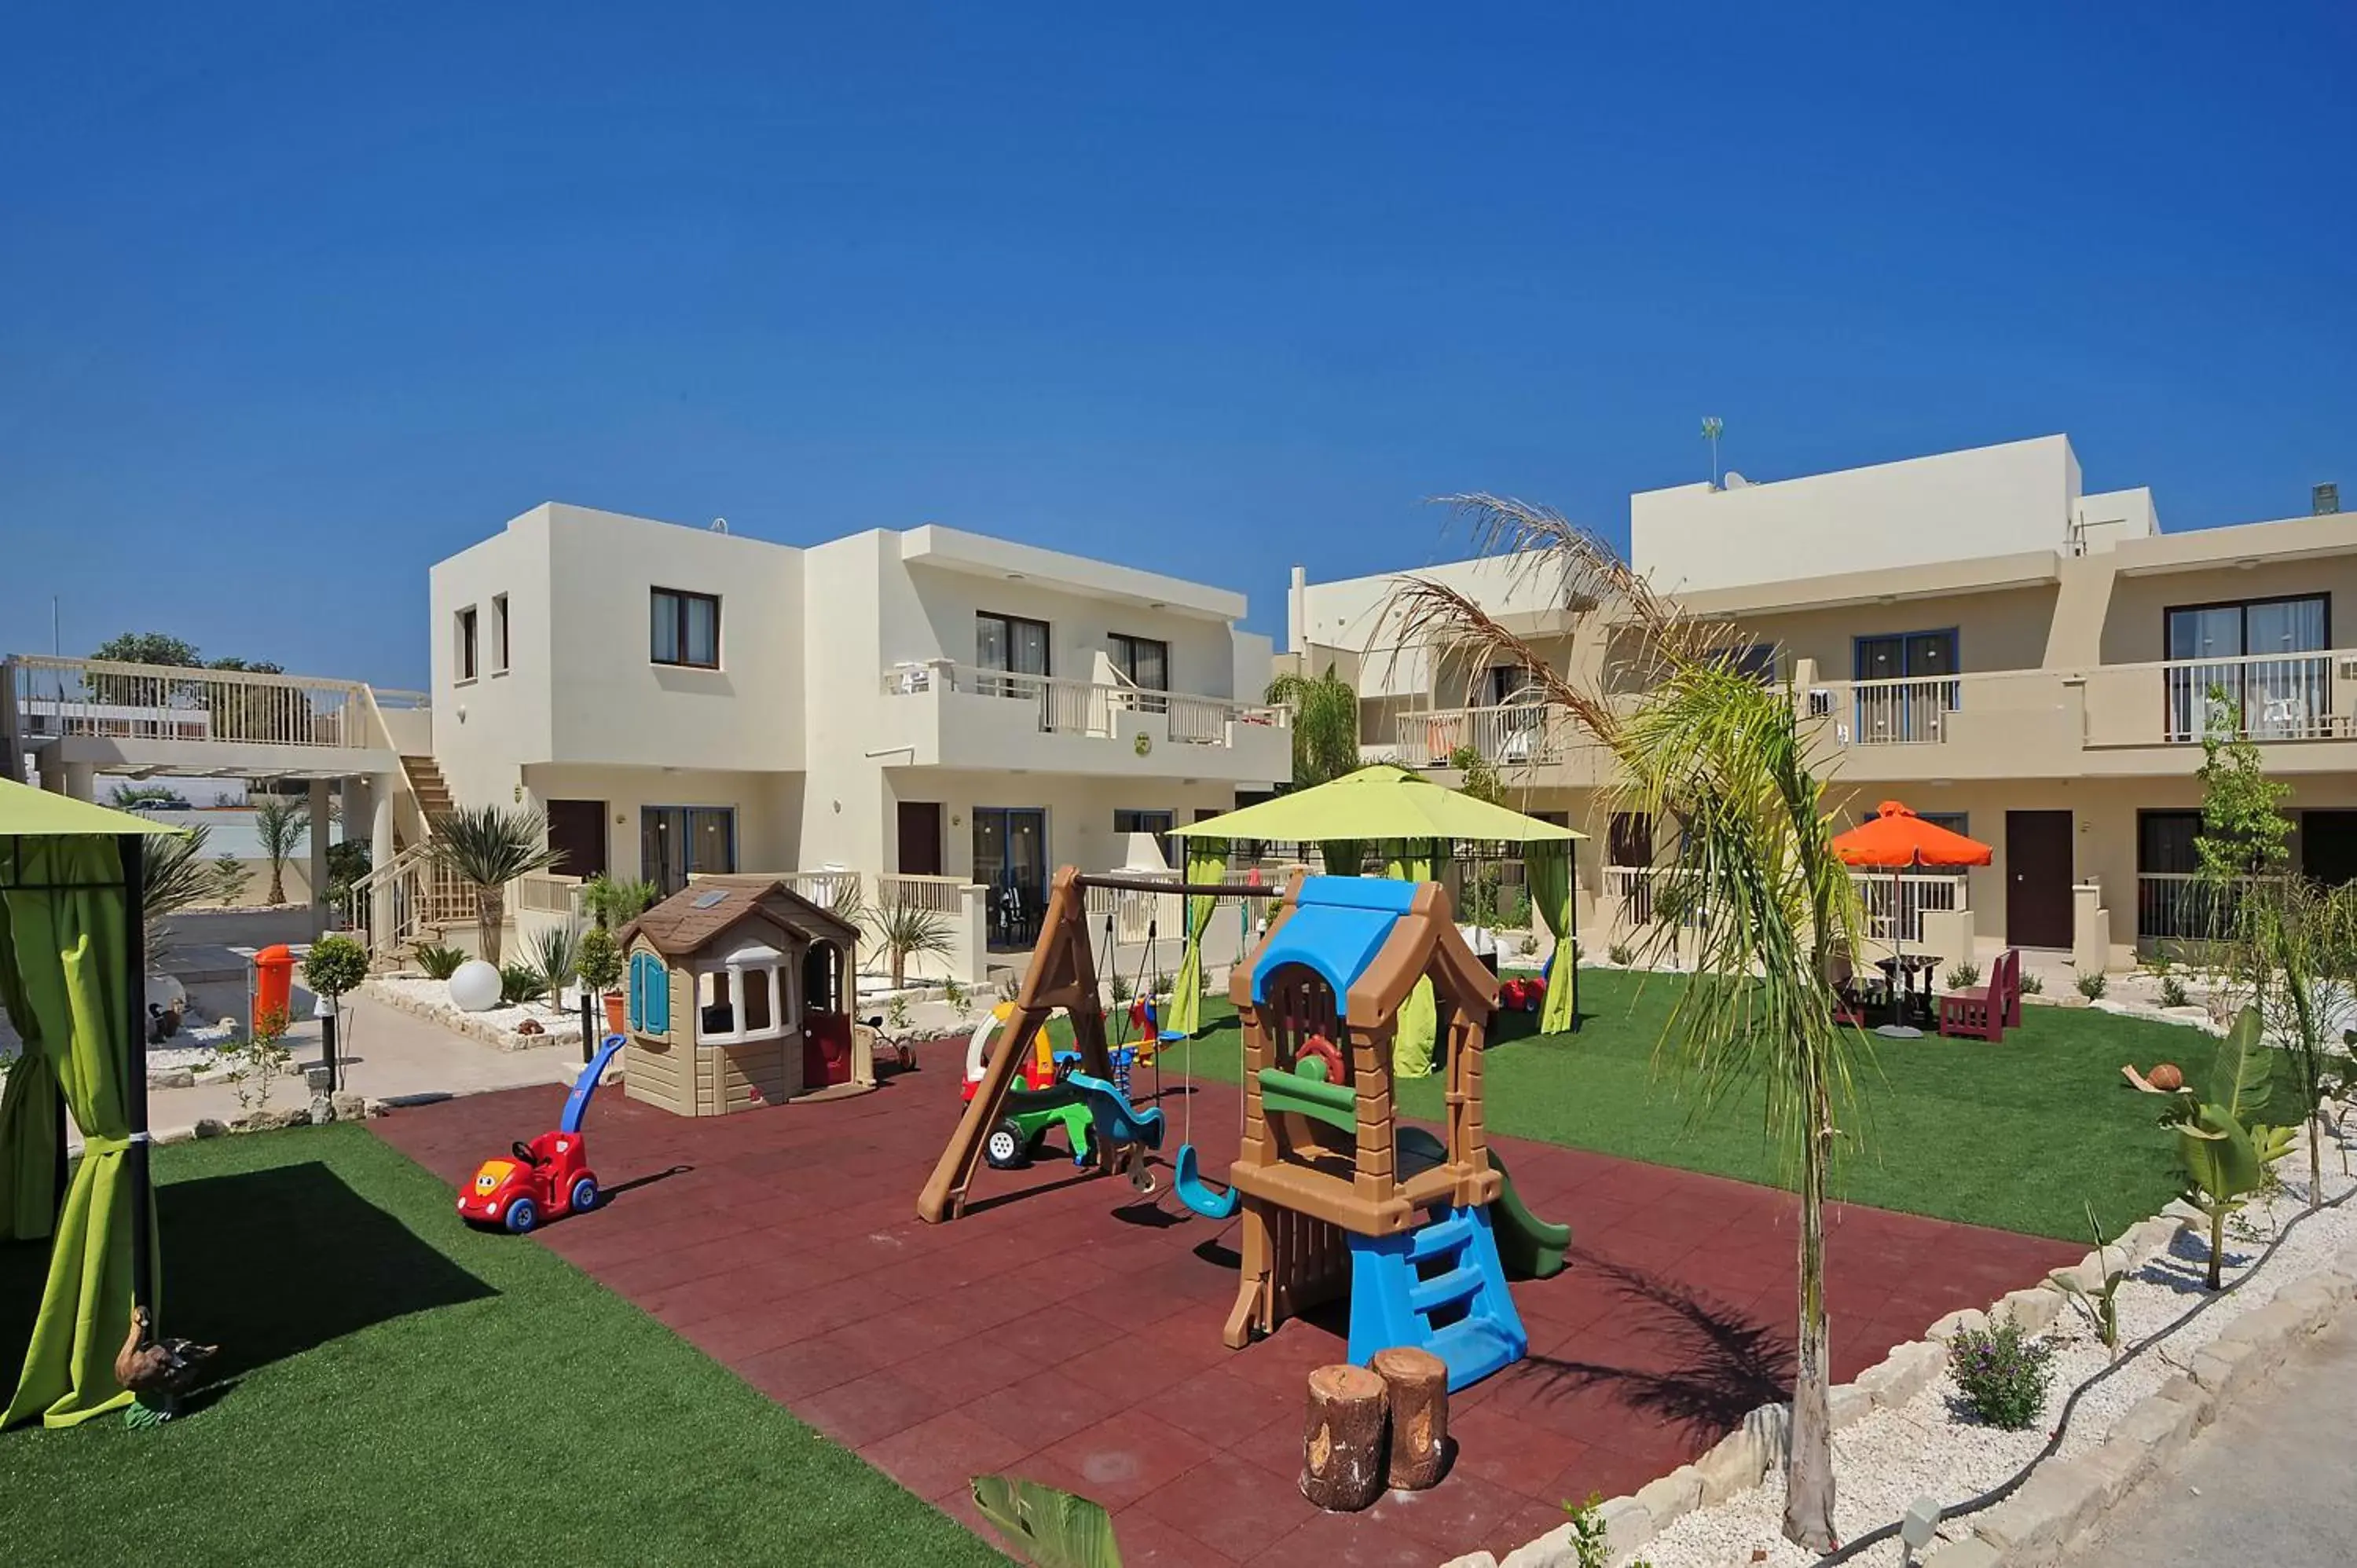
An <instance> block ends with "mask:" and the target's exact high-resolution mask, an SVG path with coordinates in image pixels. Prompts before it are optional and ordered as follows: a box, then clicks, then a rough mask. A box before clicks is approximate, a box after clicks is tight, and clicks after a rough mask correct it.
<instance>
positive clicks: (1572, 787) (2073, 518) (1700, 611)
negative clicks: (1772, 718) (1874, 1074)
mask: <svg viewBox="0 0 2357 1568" xmlns="http://www.w3.org/2000/svg"><path fill="white" fill-rule="evenodd" d="M2329 497H2330V491H2329V490H2326V489H2321V488H2320V489H2319V491H2318V492H2317V494H2316V497H2315V499H2314V504H2315V505H2316V506H2317V507H2318V509H2319V512H2321V513H2322V514H2321V515H2310V516H2306V517H2297V518H2292V519H2289V520H2287V521H2276V522H2258V523H2251V524H2247V525H2243V526H2237V527H2228V528H2212V529H2203V530H2200V531H2198V532H2180V533H2163V532H2160V529H2159V523H2158V517H2157V515H2156V512H2155V510H2154V505H2153V499H2152V496H2151V494H2150V492H2149V491H2147V490H2144V489H2130V490H2118V491H2110V492H2103V493H2088V492H2086V491H2084V490H2083V489H2082V488H2081V484H2080V472H2079V464H2078V459H2077V457H2076V456H2075V455H2074V454H2073V453H2072V449H2071V445H2070V442H2069V441H2068V439H2067V438H2065V437H2063V436H2060V435H2056V436H2047V437H2042V438H2040V439H2036V440H2030V441H2021V442H2015V443H2010V444H2007V445H2004V446H1992V447H1985V448H1980V449H1977V450H1973V451H1965V452H1953V453H1945V454H1942V455H1939V456H1929V457H1922V458H1916V459H1912V460H1909V461H1905V462H1897V463H1889V464H1883V465H1878V466H1876V467H1867V468H1857V469H1850V470H1846V471H1843V472H1839V473H1831V474H1822V475H1815V476H1811V477H1808V478H1794V479H1788V480H1782V481H1779V482H1776V483H1770V484H1752V483H1747V482H1746V481H1745V480H1744V479H1743V478H1741V477H1740V476H1738V475H1734V474H1730V475H1728V476H1727V481H1726V483H1725V484H1724V485H1723V486H1712V485H1708V484H1696V485H1692V486H1685V487H1680V488H1677V489H1665V490H1655V491H1649V492H1645V493H1641V494H1638V495H1636V496H1633V497H1632V498H1631V507H1630V512H1631V520H1630V521H1631V562H1632V564H1634V566H1635V567H1636V568H1637V569H1638V570H1639V571H1640V572H1641V573H1643V574H1645V575H1647V576H1648V577H1649V579H1650V580H1651V581H1652V583H1653V584H1654V585H1655V586H1656V587H1657V588H1660V589H1663V590H1665V591H1667V592H1669V593H1670V594H1672V595H1673V596H1674V597H1675V598H1676V600H1677V601H1678V602H1679V603H1680V604H1681V605H1683V606H1684V607H1685V608H1686V609H1688V610H1690V611H1692V612H1694V613H1695V614H1696V615H1700V616H1706V617H1709V618H1715V619H1724V620H1726V621H1727V622H1730V623H1732V624H1733V625H1734V626H1735V627H1736V628H1738V632H1737V634H1736V635H1737V638H1738V644H1739V646H1740V647H1741V648H1742V649H1743V650H1744V657H1745V658H1746V659H1747V660H1749V661H1750V662H1751V663H1752V665H1753V666H1754V667H1755V668H1757V669H1758V670H1759V671H1760V674H1761V677H1762V678H1763V679H1773V680H1776V681H1778V682H1780V683H1789V685H1790V688H1791V690H1792V693H1793V701H1794V702H1795V703H1797V704H1799V705H1800V707H1801V709H1802V712H1803V715H1804V718H1805V720H1806V722H1807V723H1808V724H1809V725H1811V727H1812V730H1813V735H1814V736H1815V739H1816V741H1817V743H1818V745H1819V746H1821V747H1822V748H1823V750H1824V756H1825V758H1826V763H1827V771H1828V772H1829V774H1830V776H1831V777H1832V779H1833V780H1834V786H1835V799H1836V800H1837V802H1838V803H1839V806H1840V809H1841V810H1842V811H1845V812H1846V814H1848V815H1849V816H1852V817H1858V816H1863V815H1866V814H1870V813H1871V812H1872V811H1874V809H1875V807H1876V805H1877V803H1878V802H1879V801H1881V800H1901V801H1904V802H1905V803H1906V804H1907V805H1908V806H1910V807H1911V808H1912V809H1914V810H1915V811H1919V812H1921V813H1922V814H1924V815H1926V816H1930V817H1932V818H1934V819H1935V820H1938V821H1941V822H1944V823H1945V824H1946V825H1948V826H1951V827H1954V828H1956V829H1958V830H1960V831H1962V832H1966V833H1969V834H1970V835H1972V836H1973V837H1975V838H1976V839H1979V840H1981V841H1982V842H1984V843H1987V844H1989V845H1991V846H1992V848H1993V850H1994V862H1993V864H1992V865H1989V866H1987V867H1986V868H1984V869H1975V870H1973V871H1971V872H1969V873H1967V874H1964V875H1936V874H1934V875H1907V876H1905V877H1903V878H1900V879H1899V880H1898V882H1897V884H1896V886H1895V887H1894V883H1893V879H1892V878H1891V877H1890V876H1889V875H1883V876H1879V877H1873V878H1863V879H1861V883H1860V886H1861V891H1862V892H1863V893H1864V894H1865V895H1866V898H1867V908H1868V913H1869V917H1870V918H1871V919H1872V921H1873V922H1874V925H1875V928H1876V930H1877V932H1878V935H1880V936H1882V937H1884V938H1886V939H1888V938H1890V937H1894V936H1895V937H1899V938H1901V939H1903V940H1906V941H1908V942H1909V944H1910V946H1913V945H1917V944H1921V945H1923V946H1925V947H1928V948H1930V949H1931V950H1935V951H1940V952H1943V953H1945V954H1948V955H1950V956H1953V957H1962V956H1964V955H1965V954H1968V953H1978V954H1983V955H1985V954H1986V953H1988V952H1990V951H1992V950H1996V949H1998V948H2000V947H2002V946H2006V945H2018V946H2021V947H2025V948H2029V949H2034V950H2039V949H2042V950H2056V951H2061V952H2068V953H2070V954H2072V957H2073V959H2074V961H2077V962H2078V963H2079V964H2081V965H2082V966H2083V967H2084V966H2085V965H2087V964H2089V963H2093V962H2098V961H2100V962H2104V963H2106V964H2108V965H2114V966H2116V965H2121V964H2125V963H2126V962H2128V961H2131V960H2132V958H2133V957H2134V955H2135V954H2136V951H2137V950H2151V948H2152V947H2153V946H2154V945H2155V944H2156V943H2158V942H2161V941H2165V940H2169V939H2172V938H2176V937H2179V936H2183V935H2186V934H2189V933H2190V930H2191V929H2192V924H2191V923H2192V920H2193V918H2194V914H2195V911H2194V908H2193V899H2192V896H2191V889H2190V886H2189V883H2190V873H2191V872H2192V870H2193V866H2194V855H2193V847H2192V839H2193V835H2194V832H2195V831H2196V829H2197V828H2198V825H2199V822H2200V814H2199V807H2200V801H2201V793H2200V786H2199V783H2198V781H2197V780H2196V779H2195V777H2194V774H2195V769H2196V768H2199V767H2200V765H2201V757H2202V750H2201V740H2202V736H2203V735H2204V734H2205V733H2206V732H2208V731H2211V730H2212V729H2216V728H2218V727H2220V726H2225V725H2237V726H2239V727H2240V729H2241V730H2242V732H2243V733H2244V734H2246V735H2248V736H2251V737H2252V738H2253V739H2255V740H2256V741H2257V742H2258V743H2259V745H2260V746H2261V749H2262V751H2263V754H2264V756H2265V757H2266V767H2267V768H2268V770H2269V772H2270V773H2272V774H2274V775H2276V777H2278V778H2280V779H2283V780H2284V781H2285V782H2287V784H2289V785H2290V786H2291V787H2292V794H2291V797H2290V800H2288V802H2287V810H2288V811H2289V814H2290V815H2291V817H2292V819H2293V821H2294V822H2295V823H2296V825H2297V832H2296V837H2295V839H2294V841H2293V846H2292V853H2293V855H2294V863H2295V865H2298V866H2299V867H2300V868H2301V869H2303V870H2305V871H2306V872H2308V873H2309V874H2310V875H2315V876H2318V877H2320V878H2323V879H2326V880H2328V881H2334V882H2338V881H2341V880H2345V879H2347V878H2348V877H2350V876H2352V875H2357V725H2352V714H2357V627H2350V624H2349V623H2350V621H2351V618H2352V616H2357V516H2342V515H2339V514H2337V513H2332V512H2330V511H2329V510H2328V509H2329V508H2330V504H2331V502H2330V499H2329ZM1420 570H1421V571H1422V572H1423V573H1424V575H1437V576H1440V577H1443V578H1446V579H1447V580H1448V581H1451V582H1453V583H1455V584H1457V585H1459V586H1460V587H1462V588H1464V589H1466V590H1468V591H1469V592H1470V593H1472V594H1473V595H1474V596H1476V597H1477V598H1478V599H1480V602H1481V603H1482V604H1483V605H1484V607H1485V608H1487V609H1489V610H1490V611H1491V613H1492V614H1495V615H1499V616H1501V618H1504V619H1505V620H1506V621H1507V623H1508V624H1509V625H1511V626H1512V627H1513V628H1515V629H1516V630H1518V631H1520V632H1522V633H1523V634H1525V635H1527V636H1529V637H1530V638H1531V639H1533V640H1534V643H1535V645H1536V646H1537V647H1539V648H1540V649H1541V650H1544V652H1545V653H1546V654H1547V656H1548V657H1549V658H1550V660H1554V661H1555V663H1556V667H1557V668H1559V669H1562V670H1564V671H1566V673H1574V674H1576V675H1577V677H1578V678H1580V679H1582V680H1585V681H1588V682H1597V683H1598V684H1599V685H1600V686H1601V687H1602V688H1603V689H1605V690H1611V689H1613V687H1614V685H1615V684H1616V683H1620V682H1626V681H1627V680H1628V679H1629V677H1628V675H1627V674H1626V672H1625V671H1620V670H1619V669H1617V668H1616V666H1615V660H1614V658H1613V655H1612V648H1611V644H1612V639H1611V632H1610V628H1611V625H1612V619H1613V618H1612V614H1611V612H1610V609H1609V607H1605V608H1604V609H1602V610H1600V611H1599V612H1598V613H1597V614H1594V615H1591V616H1586V617H1581V618H1577V623H1575V620H1574V618H1572V617H1570V616H1568V615H1567V614H1566V612H1565V611H1564V610H1563V608H1562V607H1561V605H1560V603H1559V602H1558V601H1556V600H1555V598H1554V596H1553V595H1552V592H1551V588H1552V585H1550V584H1549V583H1547V582H1546V581H1544V578H1543V577H1540V576H1536V575H1530V574H1525V573H1521V572H1519V571H1518V570H1517V564H1516V563H1514V562H1512V561H1510V560H1500V559H1491V560H1487V561H1460V562H1451V563H1446V564H1439V565H1437V566H1433V567H1429V568H1423V569H1420ZM1395 582H1396V578H1395V577H1394V576H1390V575H1386V576H1382V577H1366V578H1358V579H1353V580H1350V581H1343V582H1335V583H1322V584H1312V583H1308V582H1307V581H1306V580H1305V578H1304V576H1303V575H1302V574H1301V573H1300V572H1299V571H1297V572H1296V573H1295V576H1294V583H1293V587H1292V595H1291V604H1290V627H1289V648H1290V651H1291V653H1292V654H1293V656H1294V657H1295V658H1296V659H1297V660H1299V661H1300V662H1301V663H1302V664H1305V665H1307V666H1308V667H1311V668H1315V669H1323V668H1325V667H1326V666H1327V665H1329V664H1331V665H1333V666H1334V667H1336V668H1337V669H1338V670H1339V671H1341V672H1343V673H1344V674H1346V675H1348V676H1349V677H1350V678H1351V679H1353V680H1354V681H1355V682H1357V683H1358V687H1359V690H1360V693H1361V742H1362V750H1363V752H1364V754H1365V755H1366V756H1368V757H1371V758H1372V757H1388V758H1391V759H1394V760H1396V761H1399V762H1401V763H1403V764H1405V765H1406V766H1409V767H1414V768H1430V769H1435V770H1438V771H1441V772H1444V773H1445V772H1446V770H1447V763H1448V757H1449V756H1450V754H1451V753H1452V752H1453V751H1454V750H1455V749H1456V748H1457V747H1458V746H1465V745H1471V746H1476V747H1478V748H1479V749H1480V751H1481V752H1482V753H1483V754H1484V755H1485V756H1487V757H1490V758H1491V760H1492V761H1493V762H1495V763H1496V764H1497V765H1498V766H1499V767H1500V768H1501V770H1502V772H1503V773H1504V775H1505V777H1506V779H1508V781H1509V783H1510V784H1511V785H1512V786H1513V787H1514V789H1516V790H1517V792H1518V801H1519V803H1520V804H1522V805H1523V807H1524V809H1526V810H1531V811H1536V812H1539V813H1542V814H1550V815H1556V816H1559V817H1560V819H1562V820H1565V821H1567V822H1570V823H1571V824H1572V825H1573V826H1576V827H1578V828H1581V829H1583V830H1584V831H1586V832H1588V833H1590V834H1591V835H1592V842H1591V843H1588V844H1583V845H1582V846H1581V851H1582V854H1581V859H1580V865H1579V886H1580V893H1581V900H1582V914H1583V919H1582V929H1583V931H1584V932H1585V933H1586V934H1587V937H1588V939H1589V940H1590V941H1591V942H1598V941H1609V940H1611V939H1612V936H1613V934H1614V933H1615V932H1617V931H1620V930H1623V929H1627V928H1628V927H1629V925H1630V924H1631V921H1632V920H1633V919H1636V918H1641V917H1642V916H1643V914H1644V912H1645V909H1646V902H1645V901H1646V898H1647V893H1648V887H1649V871H1648V867H1649V866H1650V865H1651V862H1652V852H1653V847H1654V846H1653V843H1652V824H1650V823H1648V822H1644V821H1642V820H1641V818H1638V817H1636V816H1634V815H1632V814H1631V813H1627V812H1620V811H1614V810H1613V807H1612V802H1611V800H1610V790H1609V786H1610V784H1611V781H1612V768H1611V767H1610V764H1609V759H1608V758H1607V757H1604V756H1603V755H1602V754H1601V753H1600V751H1599V749H1598V747H1597V746H1595V745H1594V744H1593V742H1592V741H1589V740H1588V739H1587V737H1586V736H1584V735H1583V733H1582V732H1580V731H1579V730H1578V729H1577V727H1576V726H1574V725H1572V724H1571V723H1570V722H1569V720H1568V718H1567V716H1566V715H1565V714H1562V713H1560V712H1558V711H1555V710H1553V709H1551V708H1549V707H1548V706H1547V705H1546V704H1544V703H1539V702H1535V701H1533V700H1530V699H1529V698H1527V697H1525V696H1523V672H1522V671H1519V670H1511V669H1487V668H1466V667H1463V666H1461V665H1459V664H1458V663H1456V662H1454V661H1452V660H1450V659H1449V658H1448V657H1445V656H1436V655H1435V653H1434V651H1433V650H1429V649H1421V648H1415V647H1403V646H1401V645H1400V641H1399V638H1398V636H1397V633H1396V631H1395V630H1394V629H1393V628H1392V626H1391V624H1390V623H1389V622H1388V620H1387V618H1386V616H1385V614H1384V610H1383V606H1384V603H1385V601H1386V599H1387V598H1388V596H1389V594H1390V592H1391V589H1392V587H1393V586H1394V583H1395ZM2344 628H2349V629H2348V630H2347V631H2346V632H2345V633H2344ZM2339 635H2346V636H2347V638H2348V642H2349V644H2350V645H2349V646H2347V647H2344V646H2343V645H2342V642H2341V640H2339V639H2338V636H2339ZM2216 693H2223V694H2224V695H2225V697H2226V699H2227V700H2226V701H2225V702H2224V703H2218V702H2217V701H2216V700H2215V694H2216Z"/></svg>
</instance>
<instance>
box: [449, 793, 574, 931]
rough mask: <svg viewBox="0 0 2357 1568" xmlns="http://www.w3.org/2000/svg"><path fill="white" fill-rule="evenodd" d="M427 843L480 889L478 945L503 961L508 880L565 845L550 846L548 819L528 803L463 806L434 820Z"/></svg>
mask: <svg viewBox="0 0 2357 1568" xmlns="http://www.w3.org/2000/svg"><path fill="white" fill-rule="evenodd" d="M426 843H429V844H431V845H432V846H433V855H434V859H435V861H436V864H438V865H442V866H445V867H447V869H448V870H449V871H450V872H451V873H452V874H453V875H457V877H459V878H460V879H461V880H462V881H465V882H466V883H468V885H470V886H472V887H473V888H474V889H475V939H476V943H477V946H476V950H477V951H478V952H479V953H481V954H482V955H483V957H484V959H485V960H487V961H490V962H491V963H493V964H496V963H498V962H499V961H500V926H501V925H502V924H504V923H505V922H506V919H507V887H508V884H509V883H511V882H513V881H514V880H515V879H516V878H517V877H519V876H523V875H528V874H530V873H532V872H534V871H543V870H545V869H547V868H548V867H549V866H552V865H555V864H556V863H557V862H558V861H560V860H562V859H564V858H565V852H564V851H563V850H560V849H552V848H550V847H549V843H548V820H547V819H546V818H545V817H543V816H542V815H541V814H540V812H539V811H536V810H534V809H533V808H531V807H529V806H527V807H524V808H522V809H521V810H517V811H502V810H500V808H499V807H497V806H482V807H479V808H474V809H469V808H468V807H465V806H461V807H459V808H458V809H457V811H452V812H450V813H448V814H447V815H446V816H441V817H436V819H435V820H434V832H433V834H432V836H431V837H429V838H428V839H427V840H426Z"/></svg>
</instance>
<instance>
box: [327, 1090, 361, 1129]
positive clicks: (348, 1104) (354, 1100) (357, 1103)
mask: <svg viewBox="0 0 2357 1568" xmlns="http://www.w3.org/2000/svg"><path fill="white" fill-rule="evenodd" d="M328 1099H329V1101H330V1102H331V1103H332V1104H333V1106H334V1108H335V1112H336V1120H337V1121H339V1122H359V1121H361V1120H364V1119H365V1118H366V1117H367V1115H368V1098H367V1097H366V1096H365V1095H362V1094H360V1093H358V1092H357V1091H355V1090H349V1089H339V1090H336V1092H335V1093H334V1094H332V1095H330V1096H329V1097H328Z"/></svg>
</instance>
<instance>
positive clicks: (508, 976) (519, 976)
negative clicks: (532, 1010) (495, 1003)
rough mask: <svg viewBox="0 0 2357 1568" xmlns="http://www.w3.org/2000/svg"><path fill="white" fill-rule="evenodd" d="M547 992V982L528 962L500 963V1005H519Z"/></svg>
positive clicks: (536, 998)
mask: <svg viewBox="0 0 2357 1568" xmlns="http://www.w3.org/2000/svg"><path fill="white" fill-rule="evenodd" d="M547 994H548V982H547V981H545V980H544V979H543V978H541V973H540V971H538V970H537V969H534V968H533V966H532V965H530V964H528V963H503V964H501V965H500V1006H502V1007H521V1006H522V1005H523V1004H525V1003H527V1002H537V1001H539V1000H540V999H541V998H542V997H544V996H545V995H547Z"/></svg>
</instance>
